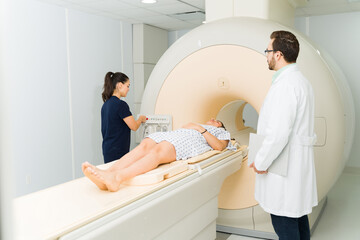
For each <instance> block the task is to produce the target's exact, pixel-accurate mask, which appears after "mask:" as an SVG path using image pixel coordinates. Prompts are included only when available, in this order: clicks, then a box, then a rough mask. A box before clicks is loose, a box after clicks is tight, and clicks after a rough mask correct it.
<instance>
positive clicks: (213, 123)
mask: <svg viewBox="0 0 360 240" xmlns="http://www.w3.org/2000/svg"><path fill="white" fill-rule="evenodd" d="M205 124H206V125H211V126H214V127H218V128H224V129H225V130H226V128H225V126H224V124H223V123H222V122H221V121H219V120H216V119H214V118H211V119H210V120H209V121H207V122H206V123H205Z"/></svg>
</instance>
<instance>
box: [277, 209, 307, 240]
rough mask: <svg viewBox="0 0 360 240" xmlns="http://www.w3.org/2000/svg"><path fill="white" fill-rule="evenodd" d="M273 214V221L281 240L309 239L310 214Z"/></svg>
mask: <svg viewBox="0 0 360 240" xmlns="http://www.w3.org/2000/svg"><path fill="white" fill-rule="evenodd" d="M270 215H271V222H272V225H273V227H274V230H275V232H276V234H277V235H278V237H279V240H309V239H310V226H309V220H308V216H307V215H304V216H302V217H300V218H290V217H284V216H276V215H273V214H270Z"/></svg>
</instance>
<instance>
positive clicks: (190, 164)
mask: <svg viewBox="0 0 360 240" xmlns="http://www.w3.org/2000/svg"><path fill="white" fill-rule="evenodd" d="M237 150H238V151H241V152H242V155H243V157H244V158H245V156H247V146H245V145H243V146H240V145H238V146H237ZM226 151H229V150H227V149H225V150H223V151H219V150H212V151H207V152H205V153H203V154H200V155H198V156H196V157H192V158H190V159H187V160H178V161H175V162H172V163H168V164H162V165H160V166H159V167H157V168H156V169H153V170H151V171H149V172H147V173H144V174H141V175H139V176H136V177H134V178H132V179H130V180H128V181H127V182H125V184H126V185H132V186H141V185H149V184H155V183H158V182H161V181H163V180H165V179H168V178H171V177H173V176H175V175H177V174H179V173H182V172H184V171H186V170H188V169H194V170H197V171H198V173H199V174H200V175H201V174H202V169H203V168H204V167H206V166H207V165H208V164H213V163H214V160H213V159H210V157H212V156H215V155H217V154H219V153H224V152H226Z"/></svg>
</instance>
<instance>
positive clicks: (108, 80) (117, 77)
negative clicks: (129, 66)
mask: <svg viewBox="0 0 360 240" xmlns="http://www.w3.org/2000/svg"><path fill="white" fill-rule="evenodd" d="M127 81H129V78H128V76H126V75H125V74H124V73H122V72H116V73H113V72H108V73H107V74H106V75H105V80H104V87H103V90H104V91H103V92H102V99H103V101H104V102H106V101H107V100H108V99H109V98H111V96H112V95H113V93H114V90H115V88H116V84H118V83H119V82H121V83H126V82H127Z"/></svg>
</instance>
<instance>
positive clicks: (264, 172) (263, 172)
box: [249, 163, 268, 174]
mask: <svg viewBox="0 0 360 240" xmlns="http://www.w3.org/2000/svg"><path fill="white" fill-rule="evenodd" d="M249 167H251V168H253V169H254V171H255V172H256V173H258V174H266V173H268V171H259V170H257V169H256V167H255V164H254V163H252V164H250V166H249Z"/></svg>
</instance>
